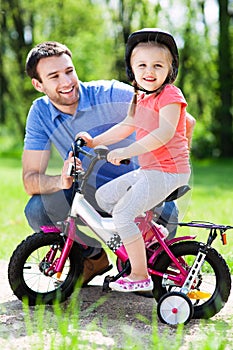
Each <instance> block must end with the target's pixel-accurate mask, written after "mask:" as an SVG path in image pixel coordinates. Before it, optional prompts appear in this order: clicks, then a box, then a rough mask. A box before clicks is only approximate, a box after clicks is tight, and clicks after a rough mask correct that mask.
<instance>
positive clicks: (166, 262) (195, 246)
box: [152, 242, 231, 319]
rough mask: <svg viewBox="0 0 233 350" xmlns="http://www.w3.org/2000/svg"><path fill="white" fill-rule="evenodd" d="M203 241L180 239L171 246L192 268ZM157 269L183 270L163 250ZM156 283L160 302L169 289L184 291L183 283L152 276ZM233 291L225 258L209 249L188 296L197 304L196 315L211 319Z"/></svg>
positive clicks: (155, 293)
mask: <svg viewBox="0 0 233 350" xmlns="http://www.w3.org/2000/svg"><path fill="white" fill-rule="evenodd" d="M201 248H203V243H199V242H179V243H177V244H174V245H173V246H171V247H170V249H171V251H172V253H173V254H174V255H175V257H176V258H177V259H178V260H179V262H180V263H181V264H182V266H183V267H184V268H185V269H186V270H187V271H189V270H190V268H191V266H192V264H193V262H194V260H195V258H196V256H197V254H198V252H199V250H200V249H201ZM153 269H154V270H157V271H160V272H164V273H167V274H169V273H171V274H173V275H176V274H178V273H179V271H178V270H177V268H176V267H175V266H174V264H173V263H172V261H171V259H170V258H169V256H168V255H167V254H166V253H165V252H163V253H162V254H161V255H160V256H159V257H158V259H157V261H156V262H155V264H154V266H153ZM152 279H153V282H154V290H153V294H154V297H155V299H156V301H157V302H158V301H159V300H160V298H161V297H162V296H163V295H164V294H166V293H167V292H173V291H180V289H181V286H178V285H177V286H176V285H171V281H169V279H164V280H163V281H162V278H161V277H159V276H155V275H152ZM230 290H231V276H230V271H229V268H228V266H227V264H226V262H225V260H224V259H223V257H222V256H221V255H220V254H219V253H218V252H217V251H216V250H215V249H214V248H209V249H208V251H207V255H206V257H205V260H204V263H203V265H202V267H201V269H200V271H199V273H198V275H197V277H196V279H195V281H194V282H193V286H192V289H191V290H190V291H189V293H188V295H187V296H188V297H189V298H190V300H191V301H192V304H193V307H194V315H193V318H204V319H208V318H210V317H212V316H214V315H215V314H217V313H218V312H219V311H220V310H221V309H222V308H223V306H224V304H225V303H226V302H227V300H228V297H229V295H230Z"/></svg>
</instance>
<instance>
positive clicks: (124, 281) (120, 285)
mask: <svg viewBox="0 0 233 350" xmlns="http://www.w3.org/2000/svg"><path fill="white" fill-rule="evenodd" d="M109 287H110V288H111V289H112V290H116V291H117V292H125V293H128V292H146V291H149V290H153V288H154V283H153V281H152V279H151V277H149V278H147V279H145V280H141V281H132V280H130V279H129V278H127V277H121V278H119V279H118V280H117V281H115V282H110V283H109Z"/></svg>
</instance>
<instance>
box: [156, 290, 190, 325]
mask: <svg viewBox="0 0 233 350" xmlns="http://www.w3.org/2000/svg"><path fill="white" fill-rule="evenodd" d="M193 311H194V310H193V304H192V302H191V300H190V299H189V298H188V297H187V296H186V295H185V294H183V293H180V292H171V293H166V294H164V295H163V296H162V298H161V299H160V300H159V302H158V306H157V313H158V317H159V319H160V321H161V322H163V323H167V324H170V325H176V324H179V323H184V324H186V323H188V322H189V321H190V320H191V318H192V316H193Z"/></svg>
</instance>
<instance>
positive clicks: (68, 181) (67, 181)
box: [61, 151, 83, 190]
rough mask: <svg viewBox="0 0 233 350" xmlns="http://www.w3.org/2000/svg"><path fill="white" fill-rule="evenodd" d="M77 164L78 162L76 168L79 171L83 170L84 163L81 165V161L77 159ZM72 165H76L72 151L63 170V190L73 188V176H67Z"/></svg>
mask: <svg viewBox="0 0 233 350" xmlns="http://www.w3.org/2000/svg"><path fill="white" fill-rule="evenodd" d="M75 162H76V168H78V170H83V168H82V163H81V161H80V159H78V158H75ZM70 163H71V164H73V165H74V157H73V152H72V151H71V152H70V153H69V156H68V158H67V159H66V160H65V162H64V165H63V168H62V174H61V189H63V190H65V189H69V188H70V187H71V186H72V183H73V176H69V175H67V172H68V168H69V164H70Z"/></svg>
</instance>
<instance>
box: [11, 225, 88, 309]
mask: <svg viewBox="0 0 233 350" xmlns="http://www.w3.org/2000/svg"><path fill="white" fill-rule="evenodd" d="M64 243H65V240H64V238H63V237H61V236H60V235H59V234H57V233H46V234H44V233H43V232H40V233H34V234H33V235H31V236H29V237H27V238H26V239H25V240H24V241H22V242H21V243H20V244H19V245H18V247H17V248H16V249H15V251H14V253H13V255H12V257H11V259H10V262H9V266H8V279H9V283H10V286H11V289H12V290H13V292H14V294H15V295H16V296H17V297H18V298H19V299H20V300H22V301H25V302H27V303H28V304H29V305H36V304H52V303H53V302H54V301H55V300H58V301H59V302H63V301H65V300H66V299H67V298H68V297H69V296H70V295H71V293H72V292H73V290H74V287H75V284H76V283H77V281H78V279H79V277H80V276H81V274H82V272H83V257H82V255H81V252H80V248H79V246H78V245H77V244H76V243H74V244H73V246H72V249H71V251H70V254H69V257H68V259H67V261H66V262H65V266H64V269H63V271H62V274H61V275H60V274H54V275H52V276H46V274H45V273H44V271H45V269H47V268H49V267H50V266H51V264H52V263H53V262H54V261H55V260H56V258H59V256H60V253H61V250H62V248H63V246H64ZM48 255H50V256H51V259H50V260H49V259H48Z"/></svg>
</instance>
